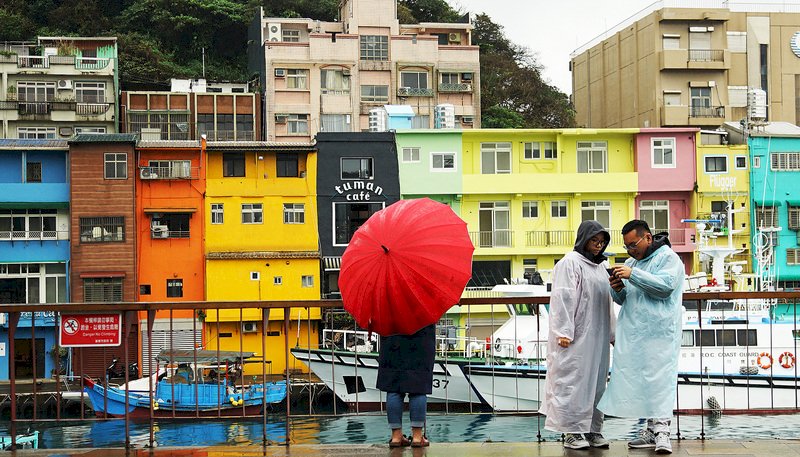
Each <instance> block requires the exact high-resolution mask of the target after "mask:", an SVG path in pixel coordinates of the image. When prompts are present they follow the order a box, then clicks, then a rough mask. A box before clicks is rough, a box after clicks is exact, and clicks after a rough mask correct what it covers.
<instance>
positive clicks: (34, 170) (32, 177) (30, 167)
mask: <svg viewBox="0 0 800 457" xmlns="http://www.w3.org/2000/svg"><path fill="white" fill-rule="evenodd" d="M25 182H42V162H28V163H26V164H25Z"/></svg>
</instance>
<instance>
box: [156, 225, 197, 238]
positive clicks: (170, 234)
mask: <svg viewBox="0 0 800 457" xmlns="http://www.w3.org/2000/svg"><path fill="white" fill-rule="evenodd" d="M150 238H152V239H154V240H155V239H163V238H189V231H188V230H169V229H167V230H158V229H156V228H155V227H154V228H151V229H150Z"/></svg>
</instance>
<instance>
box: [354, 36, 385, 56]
mask: <svg viewBox="0 0 800 457" xmlns="http://www.w3.org/2000/svg"><path fill="white" fill-rule="evenodd" d="M359 49H360V56H361V60H389V37H388V36H386V35H361V40H360V45H359Z"/></svg>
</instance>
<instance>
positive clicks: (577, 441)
mask: <svg viewBox="0 0 800 457" xmlns="http://www.w3.org/2000/svg"><path fill="white" fill-rule="evenodd" d="M564 447H566V448H570V449H589V442H588V441H586V439H585V438H584V437H583V435H580V434H574V433H567V434H566V435H565V436H564Z"/></svg>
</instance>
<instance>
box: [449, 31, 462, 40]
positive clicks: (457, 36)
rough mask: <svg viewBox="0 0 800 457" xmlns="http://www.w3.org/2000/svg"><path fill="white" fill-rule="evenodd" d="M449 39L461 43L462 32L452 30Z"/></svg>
mask: <svg viewBox="0 0 800 457" xmlns="http://www.w3.org/2000/svg"><path fill="white" fill-rule="evenodd" d="M447 41H449V42H451V43H461V34H460V33H458V32H451V33H449V34H447Z"/></svg>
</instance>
